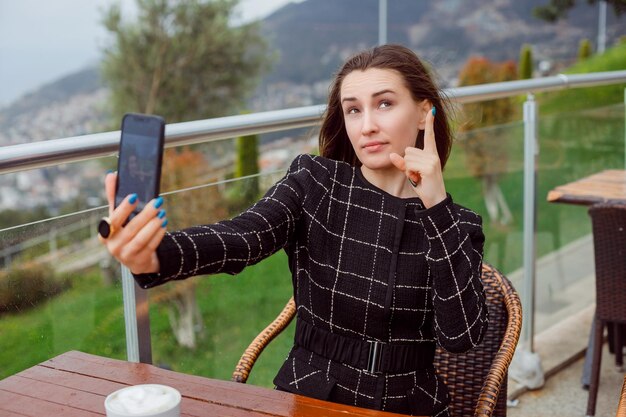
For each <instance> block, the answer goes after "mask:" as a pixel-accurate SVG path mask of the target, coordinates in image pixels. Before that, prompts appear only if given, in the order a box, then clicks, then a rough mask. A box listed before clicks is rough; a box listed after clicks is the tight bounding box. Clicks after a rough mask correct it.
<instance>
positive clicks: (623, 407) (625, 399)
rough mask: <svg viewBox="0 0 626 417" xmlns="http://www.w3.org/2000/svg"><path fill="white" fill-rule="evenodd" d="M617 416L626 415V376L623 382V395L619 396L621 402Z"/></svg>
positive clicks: (623, 416) (625, 416) (624, 416)
mask: <svg viewBox="0 0 626 417" xmlns="http://www.w3.org/2000/svg"><path fill="white" fill-rule="evenodd" d="M615 417H626V376H624V383H623V384H622V395H620V397H619V403H618V404H617V414H615Z"/></svg>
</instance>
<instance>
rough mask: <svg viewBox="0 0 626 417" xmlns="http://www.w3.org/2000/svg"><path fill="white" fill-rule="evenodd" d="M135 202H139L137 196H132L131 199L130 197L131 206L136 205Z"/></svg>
mask: <svg viewBox="0 0 626 417" xmlns="http://www.w3.org/2000/svg"><path fill="white" fill-rule="evenodd" d="M135 201H137V194H131V195H130V197H128V202H129V203H130V204H135Z"/></svg>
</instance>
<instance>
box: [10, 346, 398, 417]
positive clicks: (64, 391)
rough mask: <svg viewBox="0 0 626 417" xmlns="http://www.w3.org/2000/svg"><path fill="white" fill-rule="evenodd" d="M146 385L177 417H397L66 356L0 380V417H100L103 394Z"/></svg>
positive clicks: (137, 366) (117, 362)
mask: <svg viewBox="0 0 626 417" xmlns="http://www.w3.org/2000/svg"><path fill="white" fill-rule="evenodd" d="M145 383H156V384H164V385H169V386H171V387H174V388H176V389H177V390H179V391H180V393H181V394H182V396H183V402H182V405H181V412H182V416H259V417H261V416H263V417H268V416H311V417H313V416H316V417H317V416H329V417H332V416H337V417H338V416H342V417H345V416H348V415H350V416H370V417H393V416H397V417H400V416H401V414H394V413H386V412H382V411H373V410H367V409H364V408H357V407H351V406H347V405H341V404H335V403H330V402H326V401H320V400H315V399H312V398H307V397H303V396H300V395H294V394H290V393H286V392H281V391H276V390H272V389H268V388H261V387H255V386H252V385H247V384H239V383H236V382H229V381H221V380H215V379H209V378H204V377H200V376H194V375H186V374H181V373H178V372H173V371H167V370H164V369H160V368H157V367H155V366H152V365H146V364H142V363H131V362H126V361H120V360H115V359H109V358H103V357H101V356H94V355H89V354H86V353H82V352H77V351H71V352H67V353H64V354H62V355H59V356H57V357H55V358H52V359H50V360H48V361H45V362H42V363H40V364H39V365H36V366H33V367H32V368H29V369H26V370H24V371H22V372H20V373H18V374H15V375H12V376H10V377H8V378H6V379H3V380H1V381H0V417H5V416H18V417H19V416H33V417H47V416H63V417H88V416H89V417H90V416H102V415H104V414H105V411H104V399H105V397H106V396H107V395H108V394H110V393H112V392H113V391H116V390H118V389H120V388H123V387H125V386H128V385H133V384H145Z"/></svg>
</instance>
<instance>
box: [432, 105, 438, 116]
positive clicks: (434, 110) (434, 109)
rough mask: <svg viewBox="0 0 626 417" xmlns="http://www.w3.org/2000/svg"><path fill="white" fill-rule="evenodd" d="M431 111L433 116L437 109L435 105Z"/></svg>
mask: <svg viewBox="0 0 626 417" xmlns="http://www.w3.org/2000/svg"><path fill="white" fill-rule="evenodd" d="M431 111H432V112H433V116H434V115H436V114H437V109H436V108H435V106H433V109H432V110H431Z"/></svg>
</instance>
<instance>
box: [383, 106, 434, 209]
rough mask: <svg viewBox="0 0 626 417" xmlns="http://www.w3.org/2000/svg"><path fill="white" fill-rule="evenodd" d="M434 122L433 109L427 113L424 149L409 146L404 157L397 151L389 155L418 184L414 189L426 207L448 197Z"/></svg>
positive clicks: (397, 166)
mask: <svg viewBox="0 0 626 417" xmlns="http://www.w3.org/2000/svg"><path fill="white" fill-rule="evenodd" d="M434 123H435V116H434V115H433V112H432V110H431V111H429V112H428V113H427V114H426V124H425V126H424V149H419V148H413V147H408V148H406V149H405V150H404V157H402V156H400V155H398V154H397V153H392V154H390V155H389V159H391V162H392V163H393V164H394V165H395V166H396V168H398V169H399V170H400V171H403V172H404V173H405V175H406V176H407V178H410V179H411V180H412V181H413V183H415V184H416V185H415V186H413V189H414V190H415V193H416V194H417V196H418V197H419V198H420V199H421V200H422V202H423V203H424V206H425V207H426V208H430V207H432V206H434V205H436V204H438V203H440V202H442V201H443V200H445V199H446V186H445V184H444V182H443V174H442V172H441V162H440V160H439V154H438V153H437V142H436V141H435V129H434ZM411 185H413V184H411Z"/></svg>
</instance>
